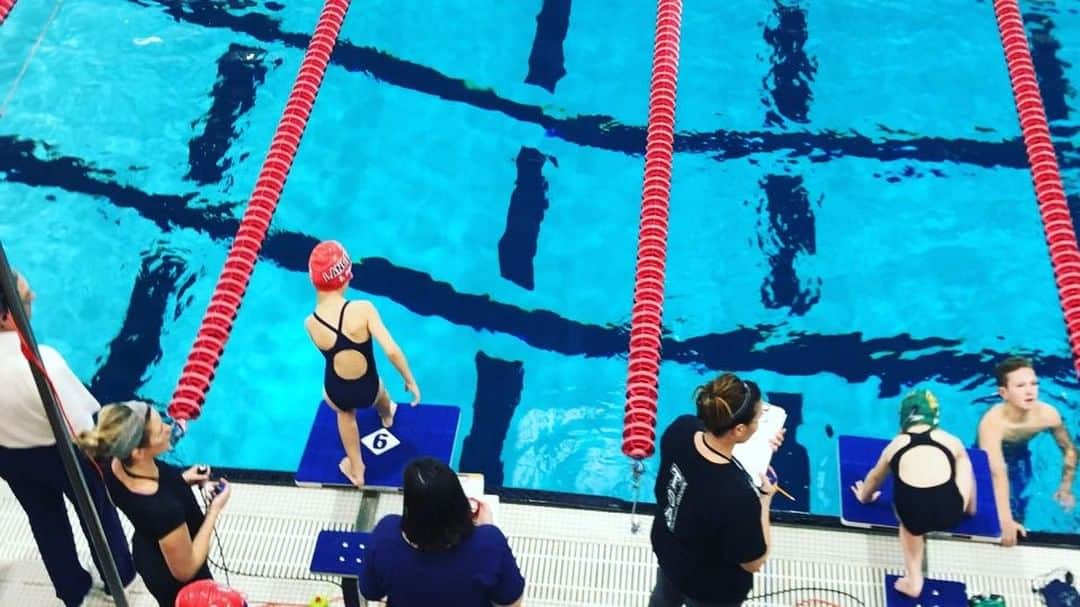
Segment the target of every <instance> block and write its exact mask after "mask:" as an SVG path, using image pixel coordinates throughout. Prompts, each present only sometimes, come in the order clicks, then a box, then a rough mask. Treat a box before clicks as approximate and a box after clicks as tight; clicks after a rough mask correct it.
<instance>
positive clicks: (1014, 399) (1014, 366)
mask: <svg viewBox="0 0 1080 607" xmlns="http://www.w3.org/2000/svg"><path fill="white" fill-rule="evenodd" d="M994 377H995V378H997V385H998V394H999V395H1000V396H1001V399H1002V400H1004V401H1005V403H1006V404H1009V405H1012V406H1014V407H1017V408H1018V409H1023V410H1025V411H1029V410H1031V409H1033V408H1035V403H1037V402H1039V378H1038V376H1036V375H1035V369H1034V367H1032V365H1031V361H1030V360H1028V359H1026V358H1023V357H1021V356H1010V357H1009V358H1006V359H1005V360H1003V361H1001V362H1000V363H998V365H997V367H994Z"/></svg>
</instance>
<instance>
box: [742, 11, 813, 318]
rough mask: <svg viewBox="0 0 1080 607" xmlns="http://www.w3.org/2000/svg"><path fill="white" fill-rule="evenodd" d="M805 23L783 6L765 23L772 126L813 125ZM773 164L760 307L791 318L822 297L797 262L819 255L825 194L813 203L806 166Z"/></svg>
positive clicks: (765, 184) (765, 97) (762, 223)
mask: <svg viewBox="0 0 1080 607" xmlns="http://www.w3.org/2000/svg"><path fill="white" fill-rule="evenodd" d="M806 23H807V18H806V12H805V11H804V10H803V9H802V8H801V7H799V6H797V5H785V4H781V3H780V2H775V3H774V6H773V11H772V13H771V14H770V16H769V18H768V19H766V20H765V31H764V34H763V37H764V39H765V42H766V43H767V44H768V45H769V46H771V47H772V49H773V51H772V53H771V54H770V56H769V71H768V73H767V74H766V75H765V77H764V78H763V79H762V90H763V94H762V98H761V101H762V103H763V104H764V105H765V107H767V108H769V109H768V110H767V111H766V112H765V124H766V126H767V127H771V128H777V129H784V128H786V127H787V121H788V120H790V121H792V122H796V123H800V124H805V123H807V122H809V113H810V102H811V100H812V99H813V93H812V91H811V89H810V83H811V82H813V80H814V74H815V73H816V72H817V61H816V60H815V59H814V58H812V57H810V56H808V55H807V54H806V49H805V46H806V41H807V40H808V39H809V32H808V31H807V28H806ZM774 164H777V165H779V166H775V167H774V168H773V170H782V171H783V172H784V174H772V175H766V176H765V177H764V178H762V179H761V180H760V181H759V182H758V185H759V186H760V187H761V189H762V190H763V191H764V193H765V196H764V200H762V201H761V202H760V203H759V204H758V208H757V213H758V225H757V242H758V248H760V249H761V251H762V253H764V254H765V256H766V258H767V262H768V265H769V274H768V275H767V276H765V279H764V281H763V282H762V285H761V303H762V304H763V305H764V306H765V307H766V308H770V309H778V308H787V309H788V310H790V313H791V314H793V315H796V316H803V315H805V314H806V313H807V312H809V311H810V308H812V307H813V306H814V304H816V303H817V302H818V301H819V300H820V299H821V279H820V278H818V277H806V276H803V277H800V276H799V273H798V271H797V270H796V262H797V261H799V260H800V259H802V258H804V257H807V256H812V255H814V254H815V253H817V236H816V226H815V221H814V209H815V207H817V208H820V207H821V204H822V200H823V198H824V196H819V197H818V199H817V200H816V201H815V202H813V203H812V202H811V200H810V194H809V192H807V190H806V187H805V186H804V185H803V177H802V176H801V175H798V174H795V169H796V168H797V167H798V165H800V164H803V163H798V162H795V161H791V160H781V161H780V162H778V163H774ZM763 213H764V215H765V216H764V217H763V216H762V215H763ZM803 267H805V265H804V266H803ZM804 272H805V270H804Z"/></svg>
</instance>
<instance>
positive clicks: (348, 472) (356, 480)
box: [338, 457, 364, 487]
mask: <svg viewBox="0 0 1080 607" xmlns="http://www.w3.org/2000/svg"><path fill="white" fill-rule="evenodd" d="M338 470H341V473H342V474H344V475H345V478H347V479H349V482H350V483H352V484H354V485H356V486H357V487H363V486H364V464H360V465H359V466H355V467H354V466H352V465H351V464H350V463H349V458H348V457H343V458H341V461H340V462H338Z"/></svg>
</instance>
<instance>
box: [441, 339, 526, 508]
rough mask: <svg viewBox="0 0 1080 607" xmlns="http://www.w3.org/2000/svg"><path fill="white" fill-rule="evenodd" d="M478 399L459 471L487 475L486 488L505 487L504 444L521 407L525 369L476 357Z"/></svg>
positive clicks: (479, 354)
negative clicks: (515, 414) (515, 415)
mask: <svg viewBox="0 0 1080 607" xmlns="http://www.w3.org/2000/svg"><path fill="white" fill-rule="evenodd" d="M475 360H476V396H475V397H474V398H473V409H472V410H473V420H472V428H471V429H470V430H469V434H468V435H467V436H466V437H465V440H464V442H463V443H462V446H461V460H460V465H459V466H458V467H459V469H460V470H461V471H463V472H481V473H483V474H484V488H485V489H491V488H495V487H502V486H503V481H504V478H503V468H504V465H503V461H502V451H503V443H505V442H506V433H507V432H509V431H510V420H511V419H513V417H514V411H515V410H516V409H517V406H518V405H519V404H520V403H521V391H522V389H523V388H524V386H525V365H524V363H522V362H521V361H517V360H501V359H498V358H494V357H491V356H488V355H487V354H484V353H483V352H477V353H476V359H475Z"/></svg>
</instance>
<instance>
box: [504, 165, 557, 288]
mask: <svg viewBox="0 0 1080 607" xmlns="http://www.w3.org/2000/svg"><path fill="white" fill-rule="evenodd" d="M546 160H548V158H547V157H546V156H544V155H543V154H541V153H540V150H536V149H533V148H529V147H522V148H521V151H519V152H518V155H517V160H516V164H517V180H515V182H514V191H513V193H512V194H511V195H510V206H509V208H507V210H506V229H505V230H504V231H503V235H502V237H501V238H499V245H498V249H499V273H500V274H501V275H502V277H503V278H505V279H507V280H509V281H510V282H512V283H514V284H516V285H518V286H519V287H521V288H523V289H528V290H530V291H532V290H533V286H534V283H533V259H534V258H535V257H536V249H537V240H538V239H539V238H540V225H541V224H542V223H543V221H544V212H545V211H547V208H548V199H547V190H548V183H547V179H544V162H545V161H546ZM552 162H553V163H554V159H553V160H552ZM556 166H557V165H556Z"/></svg>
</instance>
